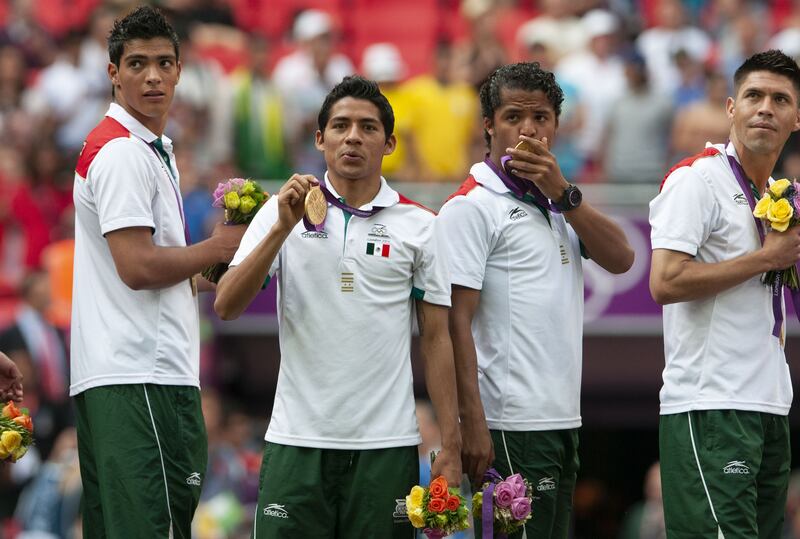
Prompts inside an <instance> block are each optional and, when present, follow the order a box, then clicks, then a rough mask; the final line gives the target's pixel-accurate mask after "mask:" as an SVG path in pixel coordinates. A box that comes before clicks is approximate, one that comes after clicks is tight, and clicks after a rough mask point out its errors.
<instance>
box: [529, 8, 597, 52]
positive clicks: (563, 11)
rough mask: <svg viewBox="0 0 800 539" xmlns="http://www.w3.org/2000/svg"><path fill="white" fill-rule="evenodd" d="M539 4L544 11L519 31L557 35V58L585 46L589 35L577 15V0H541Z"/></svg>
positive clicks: (530, 33) (555, 47) (531, 33)
mask: <svg viewBox="0 0 800 539" xmlns="http://www.w3.org/2000/svg"><path fill="white" fill-rule="evenodd" d="M538 4H539V8H540V9H541V10H542V12H541V13H540V14H539V15H538V16H536V17H535V18H533V19H531V20H530V21H528V22H526V23H525V24H524V25H523V26H522V27H520V29H519V32H522V33H525V34H526V35H529V36H534V35H537V34H540V33H544V34H547V35H550V34H555V35H557V36H558V41H557V42H555V43H554V51H553V54H554V55H555V60H558V59H560V58H561V57H563V56H567V55H569V54H571V53H573V52H578V51H580V50H581V49H583V48H584V46H585V44H586V39H587V36H586V34H585V32H586V30H585V28H584V24H583V23H582V22H581V19H580V18H579V17H578V16H577V11H576V4H578V3H577V2H571V1H570V0H541V1H540V2H538Z"/></svg>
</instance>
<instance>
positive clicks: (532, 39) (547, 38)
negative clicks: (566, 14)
mask: <svg viewBox="0 0 800 539" xmlns="http://www.w3.org/2000/svg"><path fill="white" fill-rule="evenodd" d="M559 39H561V31H560V30H559V27H558V23H557V22H555V21H554V20H550V19H544V18H542V19H533V20H531V21H528V22H526V23H525V24H523V25H522V26H520V28H519V30H518V31H517V43H519V44H520V45H524V46H525V47H528V48H530V47H533V46H534V45H543V46H545V47H547V48H548V49H549V48H558V42H559Z"/></svg>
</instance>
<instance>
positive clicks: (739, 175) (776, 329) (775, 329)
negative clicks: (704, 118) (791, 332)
mask: <svg viewBox="0 0 800 539" xmlns="http://www.w3.org/2000/svg"><path fill="white" fill-rule="evenodd" d="M727 146H728V145H727V144H726V145H725V147H726V148H727ZM725 155H726V156H727V157H728V163H730V165H731V169H733V175H734V176H735V177H736V181H737V182H739V187H741V188H742V192H743V193H744V196H745V197H746V198H747V203H748V204H749V205H750V212H751V214H752V212H753V211H754V210H755V209H756V200H755V198H754V197H753V191H752V190H751V189H750V180H748V179H747V175H746V174H745V172H744V168H742V165H741V164H740V163H739V161H737V160H736V159H735V158H734V157H733V156H732V155H730V154H729V153H727V152H726V154H725ZM753 220H754V221H755V223H756V230H757V231H758V238H759V239H760V240H761V245H764V238H765V233H764V227H763V225H762V223H761V220H760V219H759V218H758V217H756V216H755V215H753ZM789 292H790V294H791V296H792V304H793V305H794V308H795V314H796V315H797V319H798V321H800V311H798V308H800V290H791V289H790V290H789ZM781 297H783V281H782V275H781V274H780V273H778V278H777V280H776V281H775V283H773V285H772V315H773V316H774V317H775V325H774V326H772V335H773V336H775V337H777V338H778V339H780V338H781V327H782V326H783V309H781Z"/></svg>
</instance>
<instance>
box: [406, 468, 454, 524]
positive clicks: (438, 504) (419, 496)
mask: <svg viewBox="0 0 800 539" xmlns="http://www.w3.org/2000/svg"><path fill="white" fill-rule="evenodd" d="M406 512H407V513H408V519H409V520H410V521H411V525H412V526H414V527H415V528H423V530H422V531H423V533H424V534H425V535H426V536H428V539H440V538H442V537H444V536H445V535H450V534H451V533H455V532H457V531H461V530H466V529H467V528H469V510H468V509H467V506H466V504H465V500H464V497H463V496H461V494H460V493H459V489H457V488H452V487H448V485H447V479H445V478H444V477H442V476H441V475H440V476H439V477H437V478H436V479H434V480H433V481H431V484H430V486H428V487H427V488H424V487H421V486H419V485H416V486H414V487H413V488H412V489H411V492H410V493H409V494H408V496H406Z"/></svg>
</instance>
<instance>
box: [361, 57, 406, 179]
mask: <svg viewBox="0 0 800 539" xmlns="http://www.w3.org/2000/svg"><path fill="white" fill-rule="evenodd" d="M406 72H407V69H406V65H405V62H404V61H403V57H402V55H401V53H400V50H399V49H398V48H397V47H396V46H395V45H393V44H391V43H374V44H372V45H370V46H368V47H367V48H366V49H364V54H363V58H362V60H361V73H362V74H363V75H364V76H365V77H367V78H368V79H372V80H374V81H375V82H377V83H378V85H379V86H380V89H381V93H382V94H383V95H384V96H386V99H388V100H389V104H390V105H391V106H392V110H393V111H394V135H395V138H396V139H397V145H396V146H395V149H394V152H392V153H391V154H389V155H387V156H385V157H384V158H383V167H382V168H381V172H382V174H383V175H384V176H385V177H387V178H389V179H394V180H399V181H415V180H416V179H417V177H418V171H417V167H418V163H419V157H418V155H417V152H418V150H417V148H416V143H415V141H414V138H413V137H414V134H413V131H412V125H413V116H414V113H415V110H414V103H413V102H412V100H411V96H410V92H408V90H407V87H406V86H404V85H403V84H402V81H403V79H405V77H406Z"/></svg>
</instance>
